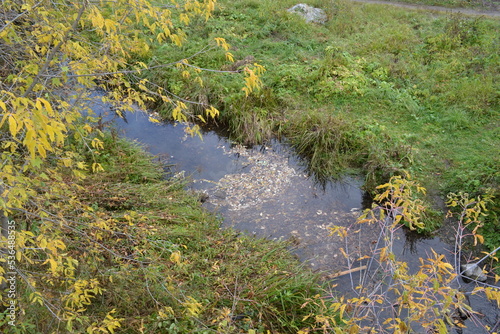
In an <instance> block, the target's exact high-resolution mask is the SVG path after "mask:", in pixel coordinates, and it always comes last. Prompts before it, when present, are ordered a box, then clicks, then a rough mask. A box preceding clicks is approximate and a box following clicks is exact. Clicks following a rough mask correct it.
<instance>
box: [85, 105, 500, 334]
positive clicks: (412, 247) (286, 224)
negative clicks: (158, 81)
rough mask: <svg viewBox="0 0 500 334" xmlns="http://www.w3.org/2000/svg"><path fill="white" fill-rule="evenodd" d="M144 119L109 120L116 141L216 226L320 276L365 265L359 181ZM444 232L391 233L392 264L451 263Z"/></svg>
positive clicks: (493, 315)
mask: <svg viewBox="0 0 500 334" xmlns="http://www.w3.org/2000/svg"><path fill="white" fill-rule="evenodd" d="M92 109H93V110H94V112H96V113H97V114H108V115H109V114H110V110H109V107H107V106H106V105H104V104H102V103H95V104H94V105H93V106H92ZM107 117H109V116H107ZM148 118H149V116H148V115H147V114H146V113H144V112H135V113H134V114H127V115H126V121H124V120H122V119H120V118H118V119H116V120H115V126H116V128H117V129H118V131H119V134H120V135H122V136H125V137H127V138H129V139H132V140H135V141H137V142H139V143H140V144H142V145H143V146H144V147H145V148H146V149H147V150H148V151H149V152H150V153H152V154H153V155H156V156H158V157H159V158H160V159H161V160H162V161H166V162H167V163H168V164H173V165H174V167H173V168H174V171H173V172H174V173H177V174H178V175H181V176H185V177H188V178H189V179H190V180H192V181H191V183H190V186H189V187H190V188H191V189H193V191H196V192H198V193H200V194H202V195H201V198H202V199H203V202H204V204H203V205H204V206H205V207H207V208H208V209H209V210H212V211H215V212H217V214H218V215H220V217H221V218H222V220H223V223H222V225H223V227H231V228H234V229H236V230H240V231H244V232H245V233H249V234H252V235H256V236H259V237H266V238H271V239H289V240H291V241H292V244H293V245H294V247H293V249H292V251H293V253H294V254H296V255H297V257H298V258H299V259H300V260H301V261H302V262H304V263H306V264H307V265H309V266H310V267H311V268H313V269H314V270H319V271H321V272H322V273H324V275H325V276H326V277H335V276H336V273H339V272H342V271H345V270H346V269H348V268H349V269H351V268H353V267H356V266H357V267H361V266H362V265H366V263H367V262H368V261H369V259H368V258H367V259H365V260H362V261H357V259H359V258H361V257H363V256H368V255H370V254H372V252H373V249H374V247H375V244H376V242H377V238H378V237H379V235H380V228H379V227H378V226H373V225H372V226H369V225H367V224H364V225H363V226H362V227H361V228H360V227H359V225H355V221H356V218H357V217H358V216H359V214H360V212H361V211H362V210H363V208H366V207H367V206H369V205H370V199H369V198H368V196H367V195H366V194H365V193H364V192H363V191H362V190H361V186H362V184H363V180H362V179H361V178H358V177H352V176H349V177H345V178H343V179H341V180H338V181H335V182H333V181H332V182H327V183H326V184H318V183H316V182H315V180H314V178H313V177H310V175H309V173H308V172H307V171H306V170H305V168H304V167H303V165H304V164H303V163H302V161H301V159H300V158H299V157H297V155H295V154H294V152H293V150H292V149H290V147H289V146H288V145H286V143H280V142H279V141H272V142H270V143H268V144H266V145H262V146H256V147H253V148H245V147H242V146H240V145H236V144H235V143H232V142H231V141H230V140H229V139H228V138H227V137H226V136H224V135H223V134H221V133H218V132H216V131H202V138H199V137H197V136H196V137H191V136H189V135H187V134H186V133H185V131H184V126H183V125H180V124H177V125H174V124H173V123H152V122H150V121H149V120H148ZM335 225H338V226H343V227H348V228H350V230H358V229H359V230H360V231H359V233H353V234H352V235H349V237H348V239H347V241H346V240H344V239H341V238H339V237H337V236H336V235H335V236H334V235H330V230H329V227H332V226H335ZM448 230H449V229H448ZM443 234H444V235H447V236H445V237H442V238H441V237H439V236H435V237H431V238H423V237H418V236H415V235H414V234H412V233H409V232H408V231H404V230H403V228H401V229H399V230H397V232H396V235H395V243H394V247H393V251H394V253H395V255H396V257H397V258H398V259H399V260H402V261H405V262H407V263H408V267H409V268H410V271H412V272H415V271H416V270H417V268H418V267H419V264H420V263H419V258H427V257H429V255H430V254H431V253H432V251H431V249H432V250H434V251H435V252H436V253H438V254H444V255H445V256H446V257H447V259H448V261H449V262H450V263H453V257H452V255H451V254H452V251H453V247H454V235H453V230H451V233H450V231H444V232H443ZM440 235H441V233H440ZM342 250H344V251H345V252H347V253H348V255H349V256H348V258H346V257H345V256H344V255H343V252H342ZM348 260H349V262H348ZM363 261H364V262H363ZM348 263H350V264H351V267H349V266H348ZM362 272H363V271H362V270H360V271H357V272H353V273H350V274H347V275H342V276H338V277H336V278H335V280H334V283H335V284H337V286H336V288H335V290H336V291H337V292H338V293H339V294H343V295H351V296H352V294H353V292H354V287H355V286H356V285H357V284H359V281H360V280H361V278H362V276H363V275H362ZM489 283H492V282H489ZM459 284H460V288H461V289H465V290H467V291H471V290H472V289H473V288H474V286H475V285H474V284H473V283H471V284H465V283H464V282H463V281H461V280H460V282H459ZM469 299H470V305H471V306H472V308H473V309H474V310H475V311H476V312H478V313H479V314H480V316H479V317H480V318H481V322H482V323H483V324H488V325H489V326H490V327H494V326H495V325H496V324H498V323H499V321H500V312H499V310H498V308H497V307H496V305H494V304H492V303H491V302H489V301H488V300H486V299H485V298H484V297H481V296H477V295H473V296H470V298H469ZM465 325H466V326H467V328H464V329H463V330H454V333H462V334H468V333H474V334H480V333H489V331H485V329H484V327H481V326H480V324H476V323H475V322H474V321H471V320H466V321H465ZM417 332H418V331H417Z"/></svg>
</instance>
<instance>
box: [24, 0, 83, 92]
mask: <svg viewBox="0 0 500 334" xmlns="http://www.w3.org/2000/svg"><path fill="white" fill-rule="evenodd" d="M86 8H87V5H86V3H85V2H83V3H82V6H81V7H80V10H79V11H78V15H77V17H76V19H75V21H74V22H73V25H72V26H71V28H70V29H68V30H67V31H66V33H65V34H64V36H63V38H62V40H60V41H59V43H57V45H56V46H55V47H54V48H53V49H52V50H50V53H49V54H48V55H47V59H46V60H45V63H44V64H43V66H42V68H41V69H40V71H38V74H37V76H35V77H34V78H33V81H32V82H31V85H29V87H28V88H27V89H26V91H25V92H24V94H23V96H22V97H26V96H28V95H29V94H31V92H32V91H33V88H34V87H35V85H36V84H38V81H40V78H41V74H43V73H45V72H46V71H47V69H48V68H49V66H50V63H51V62H52V59H54V57H55V56H56V54H57V52H59V49H60V48H61V47H62V45H63V44H64V43H66V42H67V40H68V39H69V36H70V34H71V32H73V31H74V30H76V28H77V27H78V23H79V22H80V19H81V18H82V15H83V13H84V12H85V9H86Z"/></svg>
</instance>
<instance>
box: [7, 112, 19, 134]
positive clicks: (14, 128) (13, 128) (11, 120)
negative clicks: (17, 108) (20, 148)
mask: <svg viewBox="0 0 500 334" xmlns="http://www.w3.org/2000/svg"><path fill="white" fill-rule="evenodd" d="M17 130H18V129H17V122H16V119H15V118H14V116H12V115H11V116H10V117H9V131H10V134H11V135H12V137H15V136H16V135H17Z"/></svg>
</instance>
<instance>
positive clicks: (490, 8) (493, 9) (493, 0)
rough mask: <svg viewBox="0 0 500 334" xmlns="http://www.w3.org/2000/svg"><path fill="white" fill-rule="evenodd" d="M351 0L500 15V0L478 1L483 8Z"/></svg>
mask: <svg viewBox="0 0 500 334" xmlns="http://www.w3.org/2000/svg"><path fill="white" fill-rule="evenodd" d="M351 1H355V2H363V3H374V4H383V5H391V6H397V7H404V8H411V9H421V10H430V11H437V12H447V13H462V14H465V15H482V16H488V17H500V0H489V1H487V0H481V1H479V2H478V3H479V4H480V6H481V7H482V9H471V8H448V7H441V6H428V5H419V4H410V3H406V2H395V1H383V0H351Z"/></svg>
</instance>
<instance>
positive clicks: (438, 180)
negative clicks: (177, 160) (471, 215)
mask: <svg viewBox="0 0 500 334" xmlns="http://www.w3.org/2000/svg"><path fill="white" fill-rule="evenodd" d="M310 3H311V5H315V6H318V7H321V8H324V9H325V10H326V11H327V13H328V15H329V18H330V19H329V21H328V23H327V24H326V25H325V26H319V25H314V24H306V23H305V22H304V21H303V20H301V19H300V18H298V17H296V16H295V15H290V14H288V13H286V8H289V7H291V6H292V5H293V4H295V2H294V1H280V2H272V1H251V0H239V1H231V2H226V1H221V2H220V8H219V10H218V11H217V12H216V13H215V16H214V18H213V19H212V20H210V21H209V22H207V23H205V22H203V23H201V22H200V23H198V24H194V25H193V27H192V28H191V29H192V31H191V32H192V33H193V37H192V40H191V42H190V43H188V44H187V45H186V46H185V47H184V48H183V49H182V50H178V51H176V50H171V49H170V48H168V47H166V46H165V47H163V48H161V49H160V52H156V53H155V55H154V58H155V59H157V60H158V61H159V62H161V61H169V60H170V59H175V57H178V56H179V55H180V54H185V53H186V52H187V53H188V54H189V53H193V52H195V51H197V50H199V49H200V48H201V45H202V44H203V42H204V41H205V40H206V38H207V37H215V36H224V37H225V38H226V39H227V40H228V42H229V43H230V44H231V45H232V46H233V48H232V50H231V51H232V52H233V54H234V55H235V59H237V60H241V59H245V58H246V57H248V56H252V57H254V58H255V59H256V60H257V61H258V62H259V63H261V64H262V65H264V66H265V67H266V68H267V72H266V74H265V75H264V76H263V81H264V83H265V86H266V88H265V89H264V90H263V92H261V93H260V94H258V95H254V96H252V97H251V98H250V99H245V98H243V97H242V93H240V92H239V86H238V80H241V79H240V78H235V77H234V76H233V77H232V78H231V77H229V76H227V75H225V76H219V77H217V78H213V77H210V76H208V75H207V76H205V77H204V78H205V79H206V80H207V84H206V86H205V87H204V88H203V89H199V88H197V87H195V86H193V85H190V84H188V83H185V84H184V86H183V88H187V89H188V90H189V91H190V92H192V93H191V98H193V99H199V97H200V96H203V98H204V99H206V100H208V101H209V102H211V103H214V104H216V105H217V106H218V107H219V108H221V109H222V116H221V119H222V121H223V122H225V123H226V124H227V125H228V126H229V128H230V130H232V133H233V135H234V136H235V138H237V139H240V140H243V141H246V142H249V143H251V142H253V141H259V140H262V139H265V138H263V137H265V136H266V135H269V134H271V133H274V134H284V135H285V136H286V137H288V139H289V140H290V141H291V142H292V143H293V144H294V145H295V147H296V148H297V149H298V151H299V152H301V153H303V154H304V156H306V157H307V158H309V160H308V161H309V162H310V165H311V167H312V168H313V170H314V171H316V172H317V173H318V174H320V175H332V173H333V174H335V173H338V172H339V171H342V170H345V168H346V167H361V168H363V169H364V170H365V173H367V175H368V176H369V177H370V176H373V177H374V178H375V183H376V182H380V181H382V180H383V179H384V178H387V177H388V175H390V174H391V173H397V172H398V171H399V170H400V169H402V168H406V169H409V170H410V172H411V173H412V174H416V176H417V178H418V179H419V180H420V181H421V182H422V183H423V184H424V186H426V187H429V188H431V190H432V191H433V192H437V191H439V192H440V193H441V194H446V193H447V192H449V191H460V190H462V191H468V192H471V193H474V194H479V193H482V192H484V191H485V189H486V188H488V187H493V188H498V184H499V177H500V174H499V170H498V165H499V164H498V163H499V158H498V157H499V156H500V140H499V138H500V132H499V126H498V125H499V124H498V123H499V111H500V104H499V101H500V95H499V74H500V73H499V72H500V66H499V64H500V56H499V55H500V43H499V41H498V31H500V21H499V20H495V19H487V18H483V17H480V18H478V17H473V18H469V17H465V16H461V15H458V14H453V15H449V14H446V13H443V14H436V13H426V12H425V11H415V10H408V9H405V8H396V7H392V6H384V5H375V4H360V3H352V2H349V1H335V2H326V1H321V0H317V1H311V2H310ZM166 50H169V52H168V53H167V52H166ZM166 54H168V57H166V56H165V55H166ZM169 57H170V58H169ZM193 62H194V63H196V64H197V65H200V66H202V67H212V68H224V66H226V65H224V64H225V63H224V59H223V57H222V56H221V55H206V56H200V57H197V58H195V59H194V60H193ZM171 75H172V73H171V72H165V73H161V72H159V73H158V72H156V73H155V80H158V81H159V82H161V83H162V84H165V86H167V87H168V83H167V78H170V77H171ZM162 78H163V79H162ZM162 80H163V81H162ZM181 86H182V85H181ZM171 88H172V87H171ZM173 88H175V87H173ZM339 143H340V144H339ZM497 206H498V205H497Z"/></svg>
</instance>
